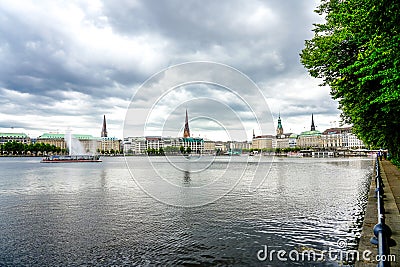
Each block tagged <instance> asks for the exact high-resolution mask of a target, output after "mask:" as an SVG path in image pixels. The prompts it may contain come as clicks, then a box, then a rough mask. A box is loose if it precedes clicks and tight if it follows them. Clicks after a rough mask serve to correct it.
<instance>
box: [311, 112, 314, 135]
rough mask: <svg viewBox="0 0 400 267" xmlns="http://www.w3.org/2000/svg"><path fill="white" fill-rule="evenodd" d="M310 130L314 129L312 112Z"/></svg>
mask: <svg viewBox="0 0 400 267" xmlns="http://www.w3.org/2000/svg"><path fill="white" fill-rule="evenodd" d="M311 131H315V125H314V114H311Z"/></svg>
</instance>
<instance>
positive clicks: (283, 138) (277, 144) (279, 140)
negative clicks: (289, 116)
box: [272, 113, 292, 149]
mask: <svg viewBox="0 0 400 267" xmlns="http://www.w3.org/2000/svg"><path fill="white" fill-rule="evenodd" d="M291 134H292V133H284V132H283V126H282V120H281V114H280V113H279V117H278V126H277V127H276V139H274V140H272V147H273V148H280V149H282V148H288V147H289V136H290V135H291Z"/></svg>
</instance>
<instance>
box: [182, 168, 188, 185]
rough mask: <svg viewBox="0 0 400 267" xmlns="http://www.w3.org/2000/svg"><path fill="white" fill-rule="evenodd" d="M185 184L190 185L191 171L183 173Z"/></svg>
mask: <svg viewBox="0 0 400 267" xmlns="http://www.w3.org/2000/svg"><path fill="white" fill-rule="evenodd" d="M183 182H184V184H189V183H190V172H189V171H183Z"/></svg>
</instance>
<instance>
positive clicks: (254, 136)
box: [253, 129, 256, 139]
mask: <svg viewBox="0 0 400 267" xmlns="http://www.w3.org/2000/svg"><path fill="white" fill-rule="evenodd" d="M254 138H256V134H255V133H254V129H253V139H254Z"/></svg>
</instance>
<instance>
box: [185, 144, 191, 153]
mask: <svg viewBox="0 0 400 267" xmlns="http://www.w3.org/2000/svg"><path fill="white" fill-rule="evenodd" d="M186 153H187V154H190V153H192V149H191V148H190V146H188V147H187V148H186Z"/></svg>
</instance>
